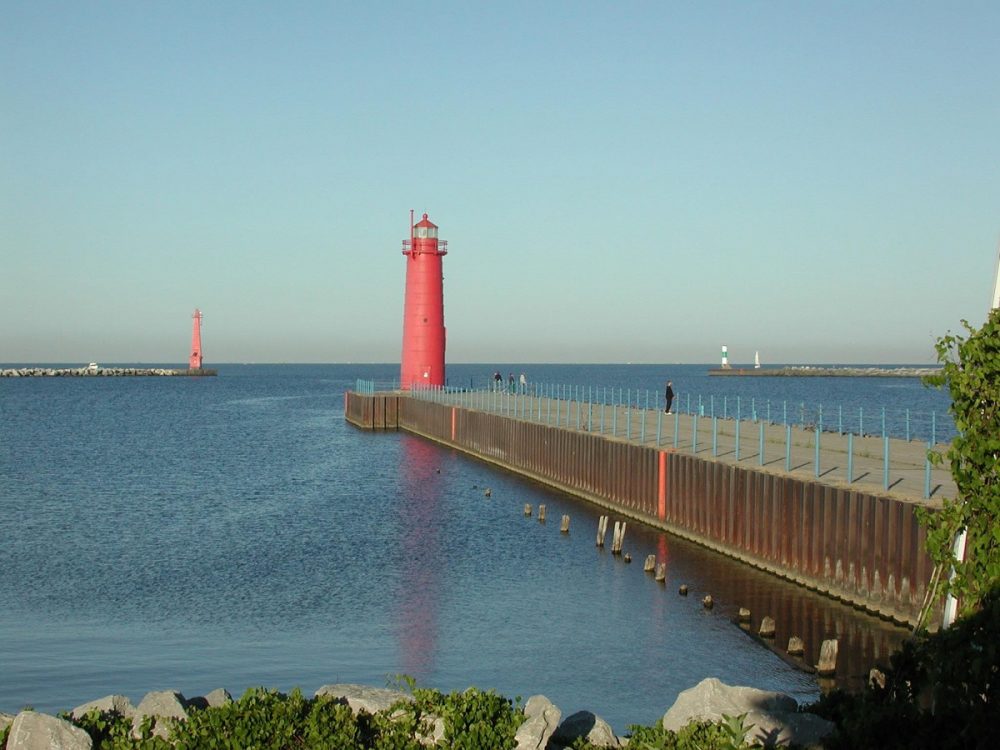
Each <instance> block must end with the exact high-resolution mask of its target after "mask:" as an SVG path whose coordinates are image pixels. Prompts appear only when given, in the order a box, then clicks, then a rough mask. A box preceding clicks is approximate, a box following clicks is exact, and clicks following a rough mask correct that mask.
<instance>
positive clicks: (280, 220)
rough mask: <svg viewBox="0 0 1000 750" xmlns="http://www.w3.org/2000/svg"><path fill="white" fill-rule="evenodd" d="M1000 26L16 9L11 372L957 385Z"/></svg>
mask: <svg viewBox="0 0 1000 750" xmlns="http://www.w3.org/2000/svg"><path fill="white" fill-rule="evenodd" d="M998 29H1000V4H998V3H996V2H958V3H945V2H939V3H922V2H899V3H895V2H893V3H889V2H882V3H879V2H874V3H873V2H837V3H831V2H745V3H737V2H724V3H718V2H641V3H640V2H607V3H590V2H575V3H568V2H566V3H564V2H538V0H534V1H533V2H526V3H521V2H503V3H499V2H496V3H478V2H474V3H469V2H454V3H436V2H422V3H388V2H364V3H360V2H341V3H335V2H316V3H300V2H288V3H284V2H283V3H273V2H268V3H255V2H232V3H230V2H157V3H152V2H134V1H132V2H79V1H73V2H65V3H53V2H45V1H39V0H23V1H14V0H8V2H4V3H3V4H0V361H3V362H24V361H27V362H53V361H55V362H88V361H91V360H96V361H101V362H115V361H130V362H134V361H138V362H177V363H182V362H184V361H185V360H186V356H187V351H188V343H189V337H190V314H191V311H192V309H193V308H194V307H196V306H197V307H200V308H201V309H202V310H203V311H204V312H205V321H204V329H203V335H204V347H205V353H206V364H209V363H211V362H243V361H247V362H349V361H354V362H366V361H379V362H392V361H398V360H399V353H400V345H401V318H402V306H403V283H404V273H405V267H404V258H403V256H402V255H401V254H400V243H401V240H403V239H404V238H405V237H407V236H408V221H409V210H410V209H411V208H412V209H415V210H416V211H417V212H418V216H419V213H421V212H424V211H426V212H428V213H429V214H430V218H431V219H432V220H433V221H434V222H435V223H437V224H438V225H439V226H440V227H441V236H442V237H443V238H445V239H447V240H449V243H450V253H449V255H448V256H447V257H446V258H445V318H446V323H447V327H448V360H449V361H452V362H488V363H494V362H495V363H498V364H502V363H503V362H580V361H585V362H622V361H645V362H714V361H716V359H717V356H718V351H719V348H720V345H721V344H727V345H728V346H729V351H730V356H731V359H732V360H733V361H734V362H740V361H743V362H746V361H750V360H751V359H752V357H753V352H754V350H760V351H761V356H762V357H763V358H764V360H765V362H768V361H770V362H782V361H783V362H830V361H834V362H836V361H841V362H847V361H850V362H856V361H862V362H926V361H931V360H932V359H933V349H932V344H933V341H934V338H935V337H936V336H940V335H943V334H945V333H946V332H947V331H949V330H958V329H959V321H960V320H961V319H963V318H967V319H969V320H970V321H971V322H973V323H975V324H980V323H981V322H982V321H983V320H984V319H985V315H986V311H987V307H988V305H989V302H990V295H991V292H992V288H993V274H994V270H995V263H996V252H997V240H998V237H1000V45H998V44H997V32H998Z"/></svg>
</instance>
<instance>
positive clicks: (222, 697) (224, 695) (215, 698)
mask: <svg viewBox="0 0 1000 750" xmlns="http://www.w3.org/2000/svg"><path fill="white" fill-rule="evenodd" d="M232 702H233V696H231V695H230V694H229V691H228V690H225V689H224V688H216V689H215V690H213V691H212V692H211V693H209V694H208V695H206V696H205V703H206V704H208V706H209V707H211V708H218V707H219V706H226V705H229V704H230V703H232Z"/></svg>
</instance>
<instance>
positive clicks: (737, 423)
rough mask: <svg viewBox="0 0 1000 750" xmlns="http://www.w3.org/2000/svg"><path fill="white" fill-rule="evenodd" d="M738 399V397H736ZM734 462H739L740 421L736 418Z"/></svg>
mask: <svg viewBox="0 0 1000 750" xmlns="http://www.w3.org/2000/svg"><path fill="white" fill-rule="evenodd" d="M737 398H739V397H737ZM736 460H737V461H739V460H740V420H739V417H737V418H736Z"/></svg>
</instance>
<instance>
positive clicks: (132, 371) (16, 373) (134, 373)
mask: <svg viewBox="0 0 1000 750" xmlns="http://www.w3.org/2000/svg"><path fill="white" fill-rule="evenodd" d="M218 374H219V372H218V370H209V369H206V368H203V367H202V368H198V369H195V370H169V369H166V368H162V367H72V368H52V367H22V368H19V369H13V368H8V369H3V370H0V378H121V377H150V376H168V377H169V376H192V377H193V376H199V375H218Z"/></svg>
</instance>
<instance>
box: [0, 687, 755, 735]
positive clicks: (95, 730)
mask: <svg viewBox="0 0 1000 750" xmlns="http://www.w3.org/2000/svg"><path fill="white" fill-rule="evenodd" d="M410 686H411V689H412V693H413V701H412V702H409V701H402V702H400V703H397V704H395V705H394V706H393V707H392V708H391V709H390V710H388V711H384V712H380V713H378V714H375V715H372V714H368V713H365V712H361V713H359V714H358V715H357V716H354V714H353V713H352V712H351V709H350V708H349V707H348V706H346V705H343V704H341V703H338V702H336V701H335V700H334V699H332V698H329V697H326V696H319V697H316V698H311V699H307V698H305V697H304V696H303V695H302V693H301V692H300V691H299V690H293V691H292V692H291V693H290V694H288V695H285V694H282V693H279V692H276V691H273V690H265V689H263V688H252V689H250V690H248V691H247V692H246V693H244V695H243V696H242V697H241V698H240V699H239V700H237V701H234V702H233V703H230V704H228V705H225V706H219V707H213V708H206V709H202V710H197V709H195V710H191V711H190V716H189V719H188V721H186V722H175V723H172V724H171V725H170V737H169V739H162V738H160V737H156V736H153V734H152V731H151V730H152V726H151V722H150V721H149V720H147V721H146V722H144V723H143V725H142V727H141V737H140V738H138V739H135V738H133V737H132V724H131V721H130V720H128V719H126V718H124V717H122V716H118V715H113V714H101V713H99V712H97V711H91V712H90V713H88V714H87V715H86V716H84V717H81V718H79V719H75V720H72V719H71V721H73V723H75V724H76V725H77V726H79V727H82V728H83V729H84V730H86V731H87V732H88V733H89V734H90V736H91V737H92V738H93V740H94V747H95V749H96V750H171V749H173V750H196V749H199V750H200V749H202V748H204V749H206V750H251V749H253V750H272V749H273V750H292V749H295V750H300V749H302V748H317V749H318V748H323V749H324V750H328V749H331V748H333V749H335V750H354V749H358V750H362V749H364V750H422V749H423V748H426V747H427V746H428V744H430V742H429V740H428V738H429V737H430V736H431V731H432V726H433V724H432V721H431V720H430V719H429V717H430V716H436V717H441V719H443V721H444V737H443V738H441V739H439V740H438V743H437V745H436V747H441V748H458V749H460V750H511V749H512V748H514V747H515V744H516V743H515V741H514V735H515V733H516V732H517V728H518V727H519V726H520V725H521V723H522V721H523V720H524V714H523V711H522V707H521V706H520V699H518V701H517V703H516V704H515V703H512V702H511V701H510V700H508V699H506V698H504V697H503V696H500V695H497V694H496V693H494V692H492V691H490V692H483V691H481V690H478V689H476V688H469V689H468V690H466V691H464V692H462V693H451V694H449V695H444V694H442V693H440V692H438V691H436V690H426V689H421V688H413V687H412V681H411V682H410ZM64 718H68V717H64ZM746 728H749V727H744V723H743V717H735V718H729V717H727V718H726V719H725V720H724V721H722V722H718V723H715V724H713V723H710V722H695V723H692V724H690V725H688V726H687V727H685V728H683V729H682V730H680V731H679V732H670V731H667V730H665V729H663V728H662V727H661V726H660V725H659V724H657V725H655V726H652V727H644V726H631V727H629V730H630V733H631V737H632V739H631V740H630V747H631V748H638V750H737V749H743V748H751V747H754V746H752V745H746V744H744V743H743V739H742V738H743V733H744V731H745V729H746ZM3 739H5V738H4V737H2V736H0V747H3V746H4V742H3V741H2V740H3ZM421 740H423V742H425V743H428V744H422V742H421ZM573 747H574V748H575V749H576V750H592V746H591V745H590V744H588V743H587V742H585V741H583V740H578V741H577V742H576V743H574V745H573Z"/></svg>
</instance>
